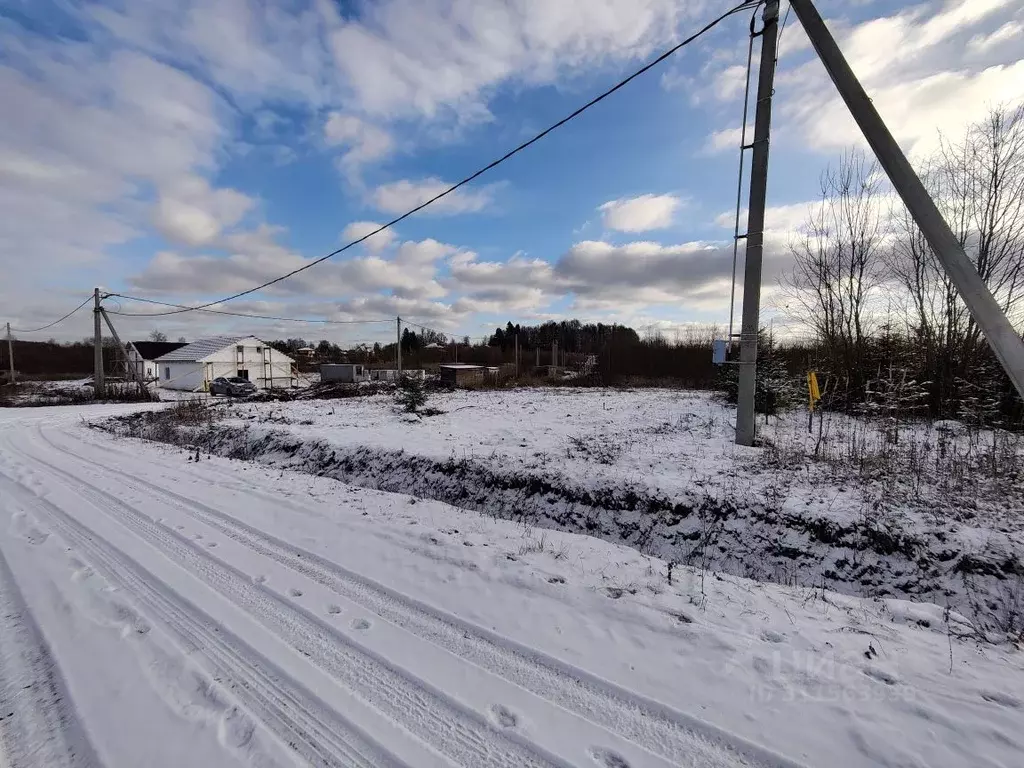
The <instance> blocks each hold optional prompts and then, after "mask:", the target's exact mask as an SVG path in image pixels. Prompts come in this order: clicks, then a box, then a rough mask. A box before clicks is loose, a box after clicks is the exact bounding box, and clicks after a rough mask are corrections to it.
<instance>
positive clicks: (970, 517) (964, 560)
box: [120, 390, 1024, 632]
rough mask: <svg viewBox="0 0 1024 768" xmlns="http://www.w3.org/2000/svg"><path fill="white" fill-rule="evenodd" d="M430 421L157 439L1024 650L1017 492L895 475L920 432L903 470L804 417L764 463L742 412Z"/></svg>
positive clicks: (370, 413) (477, 413) (343, 413)
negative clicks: (748, 441)
mask: <svg viewBox="0 0 1024 768" xmlns="http://www.w3.org/2000/svg"><path fill="white" fill-rule="evenodd" d="M431 405H434V406H436V407H440V408H442V409H443V410H445V411H446V413H444V414H442V415H440V416H437V417H434V418H430V419H415V418H414V419H411V420H410V419H409V418H408V417H406V416H404V415H400V414H396V413H395V412H394V409H393V406H392V404H391V402H390V400H388V399H387V398H385V397H372V398H363V399H354V400H346V401H344V402H337V401H334V402H330V403H322V402H302V403H288V404H249V405H241V404H240V405H236V406H233V407H231V408H229V409H227V410H225V411H224V413H226V414H227V418H226V419H225V420H223V421H222V422H220V423H218V424H216V425H214V424H210V425H207V426H204V427H202V428H198V427H191V428H190V430H189V432H188V434H186V435H181V436H179V438H174V437H169V436H168V435H167V434H166V432H165V431H164V432H161V434H160V435H159V437H160V438H161V439H164V440H170V441H172V442H173V441H174V440H175V439H182V440H187V441H194V442H196V443H198V444H200V445H202V446H203V447H204V448H205V449H208V450H210V451H212V452H214V453H216V454H219V455H222V456H228V457H232V458H239V459H246V460H257V461H260V462H262V463H266V464H270V465H273V466H278V467H286V468H290V469H298V470H300V471H304V472H308V473H311V474H316V475H323V476H327V477H332V478H336V479H339V480H343V481H345V482H349V483H352V484H355V485H360V486H363V487H368V488H378V489H382V490H388V491H399V492H403V493H409V494H413V495H416V496H420V497H423V498H430V499H436V500H440V501H445V502H448V503H451V504H454V505H456V506H459V507H463V508H466V509H472V510H476V511H479V512H482V513H484V514H487V515H490V516H492V517H496V518H503V519H509V520H515V521H521V522H528V523H530V524H532V525H537V526H541V527H546V528H553V529H558V530H563V531H569V532H581V533H587V534H589V535H592V536H596V537H598V538H602V539H605V540H607V541H611V542H616V543H625V544H628V545H629V546H631V547H634V548H636V549H638V550H639V551H641V552H644V553H647V554H653V555H657V556H659V557H662V558H664V559H666V560H668V561H670V562H675V563H682V564H687V565H697V566H700V567H703V568H709V569H713V570H717V571H722V572H727V573H731V574H735V575H739V576H744V577H749V578H753V579H757V580H761V581H774V582H778V583H783V584H791V585H804V586H816V587H819V588H821V587H823V586H824V587H828V588H830V589H835V590H838V591H841V592H845V593H848V594H855V595H870V596H882V597H900V598H911V599H915V600H927V601H932V602H934V603H937V604H939V605H943V606H946V605H949V606H952V608H953V609H954V610H956V611H959V612H961V613H963V614H965V615H968V616H970V617H971V618H972V620H973V621H975V622H976V623H977V625H978V627H979V628H980V629H983V630H986V631H998V632H1016V631H1019V630H1020V626H1021V620H1022V617H1021V607H1020V606H1021V603H1022V601H1024V564H1022V561H1021V553H1022V552H1024V546H1022V541H1021V531H1020V527H1019V523H1020V520H1021V515H1020V508H1021V498H1020V496H1021V494H1020V491H1019V490H1014V487H1013V485H1012V479H1013V478H1012V476H1011V477H1001V476H998V475H995V476H992V477H987V476H985V475H984V473H976V476H974V475H972V476H971V477H970V478H968V480H969V481H970V482H965V483H964V484H963V487H958V488H951V487H950V486H949V485H948V484H946V485H944V484H943V483H944V482H945V479H946V478H945V477H940V476H937V475H936V474H935V473H934V472H933V470H931V469H927V468H924V469H922V471H921V472H919V473H918V474H917V475H915V474H912V473H904V472H902V467H901V465H900V461H903V460H905V459H907V458H909V459H911V460H914V461H918V462H921V461H923V458H922V452H923V451H924V448H923V444H924V443H925V442H926V441H928V440H933V441H934V446H938V445H939V443H938V438H936V437H935V434H934V430H932V431H930V432H929V431H927V430H926V428H923V427H919V426H905V427H904V428H903V436H902V440H903V442H902V448H901V449H900V450H901V451H903V452H902V453H898V452H895V451H894V452H893V453H892V454H891V455H888V456H886V457H885V458H886V459H887V460H888V461H889V462H890V463H889V465H886V464H884V463H881V462H880V459H879V452H878V450H877V449H878V448H879V447H881V448H882V449H883V450H887V449H886V445H888V443H882V444H877V445H876V444H869V441H871V440H879V439H880V436H879V435H877V434H875V435H872V434H871V433H870V432H868V431H867V427H866V426H865V425H863V424H859V423H858V422H856V421H854V420H849V419H834V420H830V422H829V424H828V425H827V428H828V432H827V433H826V436H825V438H824V440H823V441H822V442H821V443H819V442H818V439H817V436H816V435H811V436H810V437H806V436H805V432H804V429H805V427H804V426H803V425H802V424H801V422H802V420H803V418H804V416H803V415H802V414H794V415H792V416H790V417H787V418H783V419H781V420H778V421H775V422H773V423H772V424H771V425H769V428H767V429H765V430H764V432H763V435H764V437H765V439H766V441H767V443H768V448H764V449H745V448H739V447H736V446H734V445H733V444H732V443H731V424H730V416H731V410H730V409H728V408H727V407H725V406H723V405H722V404H720V403H718V402H716V401H715V400H714V399H712V398H710V397H709V396H707V395H705V394H694V393H677V392H669V391H640V392H610V391H606V390H604V391H602V390H597V391H595V390H554V391H552V390H519V391H513V392H502V393H455V394H452V395H448V396H445V397H443V398H437V397H435V398H434V400H433V401H432V403H431ZM153 426H154V425H153V424H151V423H150V422H149V417H141V416H140V417H137V418H135V420H133V421H130V422H127V423H125V424H122V425H121V427H120V428H121V429H122V430H123V431H126V432H127V433H129V434H137V435H142V434H146V435H149V436H152V435H153V431H152V429H153ZM147 430H149V431H147ZM945 434H946V435H948V434H949V433H948V431H945ZM943 439H944V440H946V443H945V444H944V445H943V447H942V450H944V451H946V452H947V454H946V455H947V456H962V454H963V452H964V451H965V450H966V449H965V447H964V446H963V445H960V444H958V443H956V442H955V441H956V440H960V439H961V438H959V437H944V438H943ZM963 439H964V440H966V439H969V438H968V437H964V438H963ZM983 439H995V438H993V437H992V436H991V435H990V436H988V437H985V438H983ZM807 441H810V443H808V442H807ZM857 441H860V447H859V448H858V450H859V451H861V456H862V458H863V459H865V460H867V459H870V461H865V466H863V467H857V466H855V465H854V464H853V462H852V461H849V460H848V461H846V462H843V461H840V458H841V451H842V450H848V448H847V446H849V445H850V444H853V445H854V446H855V447H857ZM815 447H816V448H817V449H818V453H819V458H818V460H812V457H813V453H812V452H813V450H814V448H815ZM967 447H968V448H969V447H970V446H967ZM929 450H938V449H937V448H933V449H929ZM872 451H874V452H872ZM958 451H959V453H957V452H958ZM848 458H849V457H848ZM966 462H967V459H963V460H962V463H963V465H964V466H965V467H967V464H966ZM1012 466H1013V465H1012V463H1010V467H1011V468H1012ZM935 467H937V468H940V469H941V464H939V463H936V464H935ZM894 473H895V474H894ZM947 474H948V473H947ZM1007 484H1009V490H1008V491H1007ZM940 499H942V500H943V501H942V502H941V503H940V501H939V500H940Z"/></svg>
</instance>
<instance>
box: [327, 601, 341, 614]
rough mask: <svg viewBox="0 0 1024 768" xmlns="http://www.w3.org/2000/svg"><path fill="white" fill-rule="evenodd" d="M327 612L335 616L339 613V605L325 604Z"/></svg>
mask: <svg viewBox="0 0 1024 768" xmlns="http://www.w3.org/2000/svg"><path fill="white" fill-rule="evenodd" d="M327 612H328V613H329V614H331V615H332V616H337V615H338V614H339V613H341V606H340V605H335V604H334V603H331V604H330V605H328V606H327Z"/></svg>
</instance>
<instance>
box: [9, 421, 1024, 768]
mask: <svg viewBox="0 0 1024 768" xmlns="http://www.w3.org/2000/svg"><path fill="white" fill-rule="evenodd" d="M133 408H138V406H113V405H98V406H87V407H85V408H54V409H47V408H33V409H24V410H19V409H7V410H5V411H2V412H0V531H2V533H0V601H2V603H3V605H2V609H3V617H4V618H3V621H4V625H3V630H4V631H3V632H2V633H0V744H2V746H3V753H2V754H3V757H2V759H0V762H3V763H5V764H6V765H10V766H14V768H24V767H25V766H37V765H46V766H72V765H103V766H108V767H109V768H113V767H114V766H142V765H146V766H181V765H192V766H230V765H258V766H285V765H309V764H313V765H345V766H348V765H407V766H430V765H462V766H473V767H474V768H476V767H477V766H480V767H484V766H528V765H545V766H546V765H558V766H597V767H598V768H601V767H604V768H609V767H618V768H621V766H634V767H635V766H668V765H689V766H735V765H763V766H792V765H820V766H875V765H892V766H896V765H899V766H910V765H914V766H917V765H920V766H924V765H930V766H1016V765H1020V763H1021V757H1022V754H1024V739H1022V735H1021V734H1022V732H1024V729H1022V725H1024V701H1022V696H1021V691H1022V690H1024V659H1022V657H1021V655H1020V653H1019V651H1018V649H1016V648H1014V647H1013V646H1012V645H1009V644H1003V645H989V644H978V643H977V642H975V641H974V640H972V639H970V638H969V637H967V638H962V637H960V635H961V634H963V633H964V632H966V631H967V629H968V627H967V621H966V619H964V618H963V617H960V616H958V615H957V614H955V613H947V612H946V611H944V610H943V609H942V608H941V607H939V606H936V605H931V604H921V603H916V604H915V603H909V602H905V601H900V600H880V599H879V600H865V599H860V598H854V597H849V596H844V595H840V594H836V593H833V592H830V591H828V590H822V589H802V588H795V587H783V586H778V585H769V584H764V583H758V582H753V581H748V580H744V579H740V578H734V577H730V576H722V575H717V574H715V573H713V572H709V571H700V570H694V569H689V568H686V567H683V566H679V567H676V568H675V569H674V570H673V575H672V579H671V581H670V580H669V578H668V565H667V563H666V562H665V561H663V560H660V559H658V558H655V557H650V556H646V555H644V554H641V553H640V552H638V551H636V550H635V549H632V548H628V547H623V546H616V545H613V544H610V543H607V542H604V541H601V540H598V539H595V538H592V537H587V536H580V535H574V534H568V533H562V532H559V531H552V530H541V529H537V528H533V527H529V526H524V525H517V524H515V523H512V522H509V521H506V520H496V519H491V518H488V517H485V516H482V515H480V514H477V513H475V512H468V511H464V510H460V509H457V508H454V507H452V506H449V505H446V504H443V503H440V502H436V501H428V500H422V499H416V498H414V497H411V496H405V495H401V494H393V493H386V492H382V491H377V490H373V489H365V488H358V487H353V486H351V485H346V484H343V483H339V482H337V481H334V480H331V479H329V478H322V477H312V476H310V475H308V474H302V473H297V472H289V471H281V470H275V469H271V468H268V467H266V466H261V465H259V464H254V463H249V462H238V461H231V460H228V459H221V458H216V457H213V458H207V457H205V456H203V457H202V459H201V461H199V462H195V461H192V460H191V456H192V453H191V452H189V451H186V450H182V449H180V448H174V447H169V446H160V445H154V444H146V443H143V442H140V441H136V440H123V439H117V438H113V437H110V436H108V435H106V434H104V433H102V432H98V431H96V430H91V429H89V428H87V427H86V426H85V425H84V424H83V423H82V417H83V416H85V417H86V418H88V419H92V420H98V419H100V418H102V417H104V416H109V415H114V414H118V413H125V412H127V411H130V410H132V409H133Z"/></svg>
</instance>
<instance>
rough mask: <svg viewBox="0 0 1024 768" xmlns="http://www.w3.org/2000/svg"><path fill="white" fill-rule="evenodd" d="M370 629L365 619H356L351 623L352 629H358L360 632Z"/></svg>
mask: <svg viewBox="0 0 1024 768" xmlns="http://www.w3.org/2000/svg"><path fill="white" fill-rule="evenodd" d="M369 628H370V622H369V621H367V620H366V619H356V620H355V621H353V622H352V629H358V630H359V631H360V632H362V631H363V630H367V629H369Z"/></svg>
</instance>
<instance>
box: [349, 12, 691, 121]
mask: <svg viewBox="0 0 1024 768" xmlns="http://www.w3.org/2000/svg"><path fill="white" fill-rule="evenodd" d="M684 9H689V6H687V5H681V4H679V3H676V2H674V1H673V0H586V1H584V0H573V1H571V2H570V1H568V0H567V1H566V2H549V1H548V0H522V1H521V2H516V3H506V2H501V1H500V0H480V1H479V2H474V3H461V2H459V3H452V2H449V1H448V0H383V2H380V3H376V4H373V5H369V6H366V13H365V14H363V15H362V17H361V18H359V19H354V20H351V21H349V22H348V23H344V24H342V25H340V26H339V27H338V28H337V29H336V30H335V31H334V32H333V34H332V43H333V50H334V56H335V60H336V62H337V64H338V67H339V69H340V71H341V73H342V74H343V76H344V78H345V79H346V81H347V82H348V83H349V84H350V86H351V88H352V90H353V93H354V95H355V97H356V99H357V100H358V103H359V104H360V107H361V108H362V109H363V110H365V111H366V112H367V113H369V114H373V115H380V116H385V117H396V116H409V115H426V116H435V115H437V114H438V113H439V111H441V110H443V109H449V110H451V111H453V112H456V113H467V112H468V113H471V114H472V113H474V112H476V113H477V114H479V113H480V111H481V110H483V111H486V106H485V100H486V91H487V89H489V88H491V87H493V86H495V85H497V84H499V83H501V82H504V81H508V80H519V81H521V82H527V83H542V82H551V81H552V80H553V79H554V78H555V77H556V76H557V74H558V73H559V72H560V71H561V70H562V69H564V68H578V67H583V66H592V65H594V64H598V65H600V64H603V63H605V62H606V61H608V60H626V59H632V58H636V57H638V56H643V55H646V54H647V53H648V52H649V51H650V50H651V49H652V47H653V46H654V45H656V44H658V43H663V42H666V41H668V40H669V39H671V38H672V35H673V32H674V30H675V27H676V23H677V21H678V20H679V18H680V15H681V14H682V13H684V12H685V10H684Z"/></svg>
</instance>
